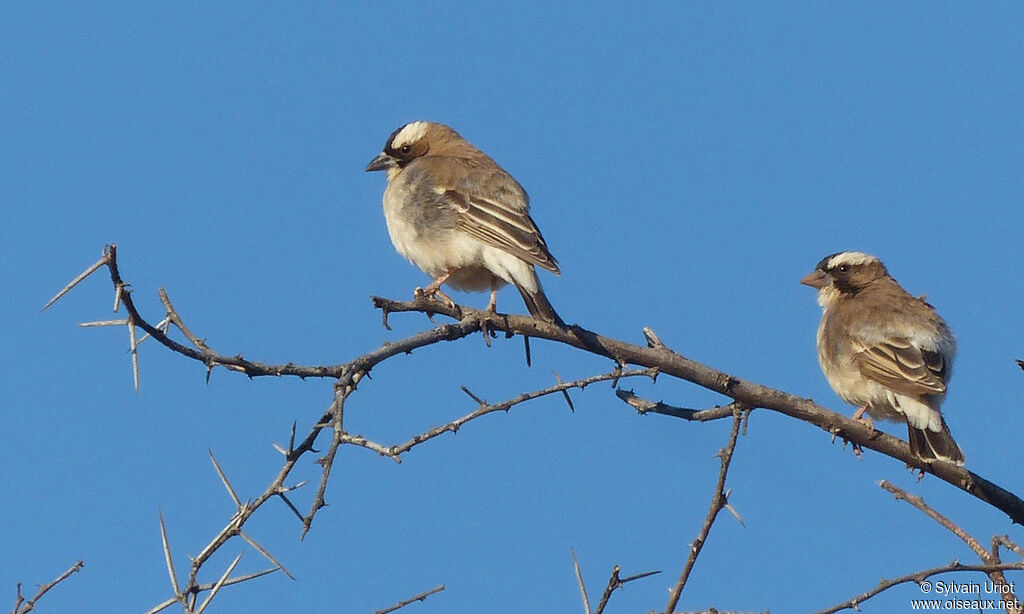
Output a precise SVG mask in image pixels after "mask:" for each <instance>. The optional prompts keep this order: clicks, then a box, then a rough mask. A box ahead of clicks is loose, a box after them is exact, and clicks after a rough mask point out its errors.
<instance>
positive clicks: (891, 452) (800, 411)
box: [373, 297, 1024, 524]
mask: <svg viewBox="0 0 1024 614" xmlns="http://www.w3.org/2000/svg"><path fill="white" fill-rule="evenodd" d="M373 301H374V305H376V306H377V307H378V308H380V309H382V310H384V312H385V313H399V312H407V311H413V312H419V313H425V314H429V315H445V316H448V317H451V318H460V317H461V318H462V319H461V320H460V321H459V323H460V324H464V323H466V322H474V323H477V324H476V326H477V327H479V326H482V325H486V326H487V327H489V328H490V329H491V330H494V331H496V332H504V333H506V334H521V335H527V336H530V337H536V338H541V339H548V340H550V341H556V342H559V343H564V344H566V345H570V346H572V347H575V348H578V349H581V350H585V351H587V352H591V353H593V354H597V355H599V356H605V357H608V358H611V359H613V360H615V361H616V363H618V364H632V365H637V366H640V367H656V368H657V369H658V372H659V373H662V374H666V375H670V376H672V377H677V378H680V379H683V380H686V381H688V382H691V383H693V384H696V385H698V386H700V387H702V388H706V389H707V390H711V391H713V392H718V393H719V394H722V395H724V396H726V397H728V398H730V399H732V401H735V402H738V403H742V404H743V405H744V406H746V407H749V408H752V409H757V408H763V409H768V410H771V411H775V412H778V413H781V414H785V415H787V416H789V417H791V418H795V419H797V420H800V421H803V422H807V423H808V424H813V425H814V426H817V427H818V428H820V429H822V430H824V431H826V432H828V433H829V434H831V435H832V436H833V437H836V436H838V437H841V438H843V439H844V440H846V441H849V442H851V443H855V444H857V445H859V446H861V447H863V448H866V449H870V450H874V451H876V452H880V453H881V454H884V455H886V456H888V457H890V458H893V459H896V460H899V461H902V462H903V463H905V464H906V465H907V466H909V467H912V468H914V469H918V470H920V471H922V472H924V473H930V474H932V475H934V476H936V477H937V478H939V479H941V480H943V481H944V482H947V483H949V484H952V485H953V486H956V487H957V488H959V489H961V490H963V491H965V492H967V493H969V494H971V495H973V496H974V497H976V498H978V499H980V500H982V501H984V502H985V503H987V504H989V505H991V506H993V507H995V508H996V509H998V510H1000V511H1002V512H1003V513H1005V514H1006V515H1007V516H1009V517H1010V519H1011V520H1012V521H1013V522H1015V523H1017V524H1024V501H1022V500H1021V499H1020V498H1019V497H1017V495H1015V494H1013V493H1012V492H1010V491H1008V490H1006V489H1004V488H1001V487H1000V486H997V485H996V484H993V483H992V482H990V481H988V480H986V479H985V478H983V477H981V476H980V475H978V474H976V473H973V472H971V471H968V470H966V469H965V468H963V467H959V466H957V465H955V464H953V463H949V462H945V461H933V462H930V463H929V462H925V461H922V460H921V459H919V458H917V457H916V456H914V455H913V454H912V453H911V452H910V446H909V445H908V444H907V442H905V441H903V440H901V439H898V438H896V437H893V436H892V435H888V434H886V433H883V432H882V431H879V430H874V429H872V428H869V427H868V426H867V425H865V424H864V423H863V422H860V421H857V420H853V419H851V418H848V417H846V416H844V415H842V414H839V413H837V412H834V411H832V410H830V409H827V408H825V407H822V406H820V405H818V404H816V403H815V402H814V401H812V400H810V399H804V398H801V397H798V396H795V395H792V394H789V393H786V392H783V391H781V390H776V389H774V388H770V387H768V386H763V385H761V384H755V383H754V382H749V381H747V380H744V379H741V378H738V377H736V376H733V375H730V374H728V373H726V372H724V371H719V370H717V369H714V368H712V367H709V366H707V365H704V364H701V363H699V362H696V361H694V360H691V359H689V358H686V357H685V356H682V355H680V354H678V353H676V352H674V351H672V350H671V349H669V348H667V347H664V345H657V344H651V345H654V347H644V346H639V345H634V344H631V343H627V342H625V341H619V340H618V339H613V338H610V337H605V336H603V335H599V334H597V333H595V332H592V331H589V330H587V329H585V328H583V327H581V326H578V325H573V326H569V327H567V328H559V327H557V326H555V325H553V324H548V323H546V322H541V321H539V320H534V319H533V318H528V317H524V316H515V315H503V314H500V315H499V314H491V313H488V312H486V311H480V310H477V309H471V308H469V307H461V306H455V307H452V306H449V305H446V304H444V303H442V302H440V301H429V300H425V299H418V300H415V301H406V302H403V301H393V300H390V299H385V298H380V297H374V298H373ZM708 411H714V410H708ZM667 415H671V414H667Z"/></svg>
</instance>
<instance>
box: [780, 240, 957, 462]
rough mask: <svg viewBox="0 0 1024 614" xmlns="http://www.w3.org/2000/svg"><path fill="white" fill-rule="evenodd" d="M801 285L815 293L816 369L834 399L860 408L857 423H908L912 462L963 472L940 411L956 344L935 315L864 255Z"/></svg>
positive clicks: (834, 258)
mask: <svg viewBox="0 0 1024 614" xmlns="http://www.w3.org/2000/svg"><path fill="white" fill-rule="evenodd" d="M800 283H802V284H805V285H808V286H811V287H812V288H817V290H818V303H819V304H820V305H821V307H822V310H823V314H822V318H821V324H820V325H819V326H818V362H819V363H820V364H821V370H822V371H824V373H825V378H826V379H827V380H828V383H829V385H831V386H832V389H833V390H835V391H836V394H838V395H839V396H840V397H841V398H842V399H843V400H844V401H846V402H847V403H850V404H851V405H856V406H859V407H860V408H859V409H858V410H857V412H856V413H854V415H853V417H854V418H855V419H858V420H860V419H862V418H861V417H862V416H863V415H864V412H865V411H867V412H868V414H870V415H871V416H874V417H876V418H878V419H880V420H895V421H901V420H905V421H906V423H907V438H908V441H909V443H910V450H911V452H912V453H913V454H914V455H915V456H917V457H918V458H920V459H922V460H925V461H930V460H934V459H943V460H947V461H951V462H954V463H956V464H958V465H963V464H964V453H963V452H962V451H961V450H960V447H959V446H958V445H957V444H956V441H954V440H953V436H952V435H951V434H950V432H949V427H948V426H946V421H945V420H944V419H943V418H942V414H941V412H940V411H939V406H940V405H941V404H942V401H943V399H945V397H946V385H947V384H948V383H949V378H950V376H951V375H952V372H953V355H954V354H955V353H956V340H955V339H954V338H953V333H951V332H950V330H949V327H948V326H947V325H946V322H945V321H944V320H943V319H942V318H941V317H939V314H937V313H936V312H935V308H934V307H932V306H931V305H929V304H928V303H927V302H925V300H924V298H923V297H921V298H915V297H913V296H911V295H910V294H909V293H908V292H907V291H906V290H904V289H903V287H902V286H900V285H899V283H897V282H896V280H895V279H893V278H892V277H891V276H890V275H889V272H888V271H887V270H886V268H885V265H884V264H882V262H881V261H880V260H879V259H878V258H876V257H874V256H871V255H868V254H863V253H861V252H839V253H836V254H832V255H831V256H826V257H825V258H824V259H823V260H822V261H821V262H819V263H818V266H817V267H816V268H815V269H814V271H812V272H811V273H810V274H808V275H807V276H806V277H804V278H803V279H801V280H800ZM868 422H869V423H870V419H869V420H868Z"/></svg>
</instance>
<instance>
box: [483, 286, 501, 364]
mask: <svg viewBox="0 0 1024 614" xmlns="http://www.w3.org/2000/svg"><path fill="white" fill-rule="evenodd" d="M497 307H498V278H497V277H495V278H493V279H491V300H489V301H487V313H498V309H497ZM480 332H482V333H483V334H484V342H486V343H487V347H491V337H493V336H494V331H492V330H491V327H490V326H488V324H487V321H486V320H483V321H481V322H480Z"/></svg>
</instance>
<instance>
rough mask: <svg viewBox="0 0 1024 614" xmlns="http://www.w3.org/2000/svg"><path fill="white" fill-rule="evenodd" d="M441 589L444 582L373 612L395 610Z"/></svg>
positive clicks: (379, 613)
mask: <svg viewBox="0 0 1024 614" xmlns="http://www.w3.org/2000/svg"><path fill="white" fill-rule="evenodd" d="M443 590H444V584H442V585H441V586H437V587H434V588H432V589H430V590H429V591H424V592H422V593H420V594H419V595H414V596H412V597H409V598H408V599H406V600H404V601H399V602H398V603H396V604H395V605H393V606H391V607H390V608H384V609H383V610H377V611H376V612H375V613H374V614H388V613H389V612H394V611H395V610H397V609H399V608H404V607H405V606H407V605H409V604H410V603H415V602H417V601H424V600H425V599H426V598H427V597H429V596H431V595H433V594H435V593H440V592H441V591H443ZM431 603H433V602H431Z"/></svg>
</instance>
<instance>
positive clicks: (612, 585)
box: [594, 565, 661, 614]
mask: <svg viewBox="0 0 1024 614" xmlns="http://www.w3.org/2000/svg"><path fill="white" fill-rule="evenodd" d="M620 570H621V568H620V567H619V566H618V565H616V566H615V567H613V568H612V575H611V577H610V578H608V586H606V587H605V589H604V594H603V595H601V601H599V602H598V603H597V609H596V610H594V614H603V612H604V608H605V606H607V605H608V600H609V599H611V597H612V593H614V592H615V591H616V590H618V589H620V588H622V587H623V586H624V585H625V584H627V583H629V582H632V581H634V580H639V579H641V578H647V577H649V576H653V575H655V574H659V573H661V571H657V570H656V571H645V572H643V573H638V574H636V575H633V576H629V577H628V578H619V571H620Z"/></svg>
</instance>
